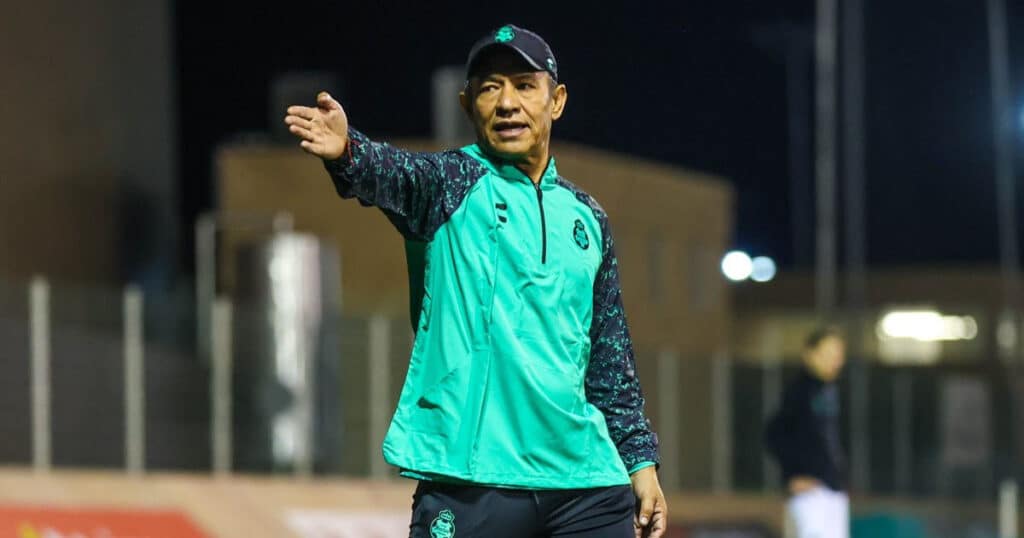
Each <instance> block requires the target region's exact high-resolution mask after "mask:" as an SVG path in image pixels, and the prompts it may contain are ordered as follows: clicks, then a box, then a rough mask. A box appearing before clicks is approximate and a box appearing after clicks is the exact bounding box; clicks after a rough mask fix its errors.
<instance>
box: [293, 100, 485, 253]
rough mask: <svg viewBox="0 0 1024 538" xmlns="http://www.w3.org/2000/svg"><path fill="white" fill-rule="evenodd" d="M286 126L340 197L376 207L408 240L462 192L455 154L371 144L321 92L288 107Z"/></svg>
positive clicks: (426, 233)
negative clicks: (319, 162)
mask: <svg viewBox="0 0 1024 538" xmlns="http://www.w3.org/2000/svg"><path fill="white" fill-rule="evenodd" d="M284 121H285V123H286V124H287V125H288V129H289V131H291V132H292V134H294V135H295V136H296V137H298V138H299V139H300V142H299V145H300V146H301V147H302V149H303V150H305V151H306V152H307V153H310V154H312V155H315V156H317V157H320V158H321V159H323V161H324V167H325V168H326V169H327V171H328V172H329V173H330V175H331V179H332V180H333V181H334V185H335V187H336V188H337V190H338V194H339V195H341V197H342V198H356V199H358V200H359V202H360V203H362V204H363V205H367V206H376V207H378V208H380V209H381V210H382V211H383V212H384V213H385V215H387V217H388V218H389V219H390V220H391V221H392V223H394V224H395V226H396V227H397V228H398V229H399V231H401V232H402V234H403V235H404V236H405V237H406V238H408V239H414V240H421V241H422V240H427V239H429V238H430V237H431V236H432V235H433V233H434V231H436V230H437V228H438V227H439V226H440V224H441V223H442V222H443V220H444V219H445V218H446V217H447V216H448V212H450V211H451V210H452V209H453V207H454V205H455V204H454V203H453V202H454V201H456V199H457V196H446V194H458V193H461V192H464V191H465V189H464V188H460V187H464V185H461V183H462V182H465V181H466V179H467V178H466V174H464V173H462V172H463V170H461V168H460V167H461V166H462V165H463V163H464V162H465V159H464V158H462V157H461V155H460V154H459V153H458V152H444V153H414V152H410V151H405V150H402V149H398V148H396V147H394V146H391V145H389V144H383V143H378V142H374V141H372V140H370V139H369V138H367V137H366V136H365V135H363V134H362V133H360V132H359V131H357V130H355V129H353V128H351V127H350V126H349V124H348V117H347V116H346V115H345V111H344V109H343V108H342V106H341V104H340V103H338V101H336V100H335V99H334V98H332V97H331V96H330V95H329V94H327V93H326V92H321V93H320V94H319V95H318V96H317V106H315V107H304V106H291V107H288V115H287V117H285V120H284Z"/></svg>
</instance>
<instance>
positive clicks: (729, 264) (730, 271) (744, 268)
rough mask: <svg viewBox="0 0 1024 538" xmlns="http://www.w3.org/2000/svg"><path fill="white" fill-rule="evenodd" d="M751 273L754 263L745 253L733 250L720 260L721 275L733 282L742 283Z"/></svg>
mask: <svg viewBox="0 0 1024 538" xmlns="http://www.w3.org/2000/svg"><path fill="white" fill-rule="evenodd" d="M753 272H754V262H753V260H751V259H750V255H749V254H747V253H746V252H743V251H740V250H734V251H732V252H729V253H727V254H726V255H725V257H723V258H722V274H723V275H725V278H728V279H729V280H731V281H733V282H742V281H744V280H746V279H748V278H750V275H751V274H752V273H753Z"/></svg>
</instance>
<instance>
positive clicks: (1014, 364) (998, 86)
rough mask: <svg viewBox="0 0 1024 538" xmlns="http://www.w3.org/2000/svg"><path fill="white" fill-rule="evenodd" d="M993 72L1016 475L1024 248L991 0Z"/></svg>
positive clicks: (999, 3) (1001, 29)
mask: <svg viewBox="0 0 1024 538" xmlns="http://www.w3.org/2000/svg"><path fill="white" fill-rule="evenodd" d="M987 15H988V37H989V74H990V77H991V90H992V128H993V151H994V158H995V181H996V204H997V214H998V219H999V262H1000V264H999V265H1000V274H1001V277H1002V283H1003V285H1002V287H1003V294H1002V295H1003V313H1002V320H1001V321H1000V325H1001V326H1012V334H1013V339H1012V345H1011V346H1008V347H1009V349H1007V350H1006V351H1008V353H1007V354H1006V357H1007V358H1008V359H1009V361H1008V364H1009V366H1008V370H1009V372H1010V373H1011V374H1012V375H1009V376H1007V379H1008V382H1009V384H1010V387H1009V388H1010V398H1011V405H1010V417H1011V421H1012V422H1011V424H1012V426H1011V428H1012V429H1011V431H1012V432H1013V435H1012V439H1013V443H1012V444H1013V450H1012V453H1011V457H1010V461H1011V462H1012V464H1011V466H1012V469H1011V472H1012V473H1013V475H1014V477H1015V478H1016V477H1018V476H1019V474H1020V473H1019V468H1020V464H1019V463H1017V462H1018V461H1019V460H1020V459H1021V457H1022V455H1024V454H1022V450H1021V449H1022V448H1024V439H1022V437H1024V432H1022V431H1021V430H1022V428H1021V412H1020V406H1021V404H1022V400H1021V397H1020V395H1019V394H1018V391H1017V390H1016V389H1017V388H1018V387H1019V386H1020V385H1021V383H1020V379H1021V373H1020V349H1021V343H1020V340H1021V335H1020V316H1019V312H1018V311H1017V310H1018V308H1019V306H1020V301H1019V298H1020V295H1019V294H1020V252H1019V250H1018V244H1019V243H1018V237H1017V207H1016V196H1017V192H1016V185H1014V181H1013V124H1014V119H1013V113H1012V111H1011V106H1010V59H1009V46H1008V43H1007V42H1008V39H1007V28H1006V3H1005V1H1004V0H988V2H987Z"/></svg>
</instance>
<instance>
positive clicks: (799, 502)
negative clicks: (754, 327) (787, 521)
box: [765, 328, 850, 538]
mask: <svg viewBox="0 0 1024 538" xmlns="http://www.w3.org/2000/svg"><path fill="white" fill-rule="evenodd" d="M845 361H846V346H845V344H844V342H843V338H842V335H841V334H840V333H839V332H838V331H837V330H836V329H834V328H822V329H818V330H816V331H814V332H812V333H811V334H810V335H809V336H808V337H807V340H806V342H805V343H804V349H803V363H804V369H803V371H802V372H801V373H800V376H799V377H798V378H797V379H796V380H795V381H794V382H793V383H792V384H791V385H789V386H788V387H787V388H786V392H785V395H784V396H783V403H782V408H781V409H780V410H779V412H778V414H776V415H775V417H774V418H773V419H772V421H771V422H770V423H769V425H768V428H767V430H766V432H765V440H766V442H767V444H768V448H769V450H770V451H771V452H772V453H773V454H774V455H775V457H776V458H777V459H778V461H779V464H780V465H781V467H782V474H783V478H784V480H785V483H786V484H787V486H788V489H789V493H790V495H791V497H790V500H789V502H788V504H787V510H788V512H789V515H790V517H791V519H792V521H793V523H794V524H795V527H796V531H797V536H798V537H799V538H847V537H848V536H849V526H850V502H849V499H848V498H847V496H846V493H845V492H844V487H845V486H844V482H845V472H844V466H845V459H846V458H845V456H844V452H843V449H842V446H841V445H840V441H839V389H838V387H837V386H836V383H835V381H836V379H837V378H838V377H839V374H840V372H841V371H842V369H843V364H844V363H845Z"/></svg>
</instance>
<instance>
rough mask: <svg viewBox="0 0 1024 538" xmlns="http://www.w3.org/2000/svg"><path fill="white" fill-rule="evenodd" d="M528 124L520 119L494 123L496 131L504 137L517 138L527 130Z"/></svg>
mask: <svg viewBox="0 0 1024 538" xmlns="http://www.w3.org/2000/svg"><path fill="white" fill-rule="evenodd" d="M526 128H527V126H526V124H525V123H523V122H519V121H499V122H498V123H495V124H494V132H496V133H498V136H499V137H501V138H504V139H510V138H517V137H519V135H521V134H523V133H525V132H526Z"/></svg>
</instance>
